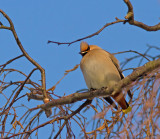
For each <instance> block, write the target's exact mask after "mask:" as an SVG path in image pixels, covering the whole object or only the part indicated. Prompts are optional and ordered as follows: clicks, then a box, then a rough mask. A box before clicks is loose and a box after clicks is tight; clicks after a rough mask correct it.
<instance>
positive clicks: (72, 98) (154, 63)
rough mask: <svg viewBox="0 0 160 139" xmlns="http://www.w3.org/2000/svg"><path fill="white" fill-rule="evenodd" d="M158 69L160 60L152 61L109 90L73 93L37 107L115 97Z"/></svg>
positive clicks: (45, 107)
mask: <svg viewBox="0 0 160 139" xmlns="http://www.w3.org/2000/svg"><path fill="white" fill-rule="evenodd" d="M158 67H160V58H159V59H157V60H154V61H150V62H148V63H146V64H145V65H143V66H141V67H139V68H137V69H136V70H135V71H133V72H132V74H130V75H128V76H127V77H125V78H124V79H123V80H121V81H120V82H119V83H118V84H117V85H115V86H111V87H108V88H101V89H98V90H94V91H89V92H84V93H73V94H71V95H68V96H65V97H62V98H60V99H56V100H53V101H50V102H48V103H46V104H42V105H38V106H37V107H39V108H42V109H47V108H51V107H54V106H58V105H64V104H71V103H74V102H77V101H80V100H83V99H89V98H94V97H102V96H109V95H111V94H112V95H114V94H116V93H118V92H120V91H121V90H122V88H124V87H126V86H128V85H130V84H131V83H133V82H134V81H136V80H137V79H138V78H139V77H141V76H143V75H144V74H147V73H149V72H151V71H153V70H155V69H156V68H158Z"/></svg>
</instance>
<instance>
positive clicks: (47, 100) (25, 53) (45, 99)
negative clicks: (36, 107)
mask: <svg viewBox="0 0 160 139" xmlns="http://www.w3.org/2000/svg"><path fill="white" fill-rule="evenodd" d="M0 13H2V15H3V16H4V17H5V18H6V19H7V20H8V22H9V24H10V27H9V28H8V29H9V30H11V31H12V33H13V36H14V38H15V40H16V42H17V45H18V46H19V48H20V50H21V51H22V53H23V55H24V56H25V57H26V58H27V59H28V60H29V61H30V62H31V63H32V64H33V65H35V66H36V67H37V68H38V69H39V70H40V72H41V82H42V88H41V89H42V93H43V97H44V98H43V101H44V103H47V102H49V98H48V96H47V93H46V79H45V70H44V69H43V68H42V67H41V66H40V65H39V64H38V63H37V62H36V61H35V60H34V59H32V58H31V57H30V56H29V55H28V53H27V52H26V51H25V49H24V48H23V46H22V44H21V42H20V40H19V38H18V36H17V33H16V31H15V28H14V24H13V22H12V20H11V19H10V18H9V16H8V15H7V14H6V13H5V12H4V11H2V10H1V9H0ZM0 27H1V28H3V29H7V28H4V26H3V25H1V26H0ZM1 28H0V29H1ZM46 115H47V117H49V116H50V115H51V110H46Z"/></svg>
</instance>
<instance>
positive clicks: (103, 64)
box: [80, 52, 120, 89]
mask: <svg viewBox="0 0 160 139" xmlns="http://www.w3.org/2000/svg"><path fill="white" fill-rule="evenodd" d="M80 67H81V70H82V73H83V76H84V79H85V81H86V84H87V86H88V88H89V89H90V88H94V89H100V88H102V87H107V86H109V85H110V84H115V83H117V82H118V81H119V80H120V75H119V72H118V70H117V69H116V67H115V65H114V64H113V62H112V60H111V59H110V58H109V56H108V54H107V53H98V52H97V53H96V52H95V53H88V54H87V55H85V56H84V57H83V58H82V60H81V64H80Z"/></svg>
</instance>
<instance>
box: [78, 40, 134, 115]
mask: <svg viewBox="0 0 160 139" xmlns="http://www.w3.org/2000/svg"><path fill="white" fill-rule="evenodd" d="M80 54H81V55H82V60H81V63H80V67H81V70H82V73H83V76H84V79H85V82H86V84H87V87H88V88H89V89H100V88H102V87H107V86H110V85H115V84H116V83H117V82H119V81H120V80H121V79H123V78H124V75H123V74H122V73H121V71H120V66H119V62H118V60H117V59H116V58H115V57H114V56H113V55H112V54H110V53H109V52H107V51H105V50H103V49H102V48H100V47H98V46H96V45H88V43H86V42H81V45H80ZM128 94H129V96H130V97H131V93H130V91H128ZM112 98H113V99H114V100H115V101H116V102H117V103H118V104H119V105H120V106H121V107H122V111H123V112H124V113H128V112H130V111H131V107H130V106H129V104H128V103H127V102H126V100H125V98H124V95H123V93H118V94H116V95H112ZM104 99H105V100H106V101H107V102H108V103H109V104H111V105H112V106H114V108H115V109H118V108H117V106H116V104H115V103H114V101H113V100H112V99H111V97H104Z"/></svg>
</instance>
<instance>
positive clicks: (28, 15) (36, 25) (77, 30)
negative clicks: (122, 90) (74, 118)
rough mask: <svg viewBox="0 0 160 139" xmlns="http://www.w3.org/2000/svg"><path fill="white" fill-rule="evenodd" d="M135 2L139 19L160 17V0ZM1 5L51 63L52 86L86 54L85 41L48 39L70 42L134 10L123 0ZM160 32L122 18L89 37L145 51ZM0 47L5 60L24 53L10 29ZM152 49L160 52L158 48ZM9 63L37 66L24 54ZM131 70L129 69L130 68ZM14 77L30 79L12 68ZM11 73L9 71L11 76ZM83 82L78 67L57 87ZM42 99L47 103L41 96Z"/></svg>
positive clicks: (35, 54)
mask: <svg viewBox="0 0 160 139" xmlns="http://www.w3.org/2000/svg"><path fill="white" fill-rule="evenodd" d="M131 2H132V4H133V7H134V14H135V20H138V21H142V22H144V23H145V24H148V25H155V24H157V23H159V22H160V14H159V13H160V0H152V1H149V0H141V1H138V0H137V1H133V0H132V1H131ZM0 9H2V10H3V11H5V12H6V13H7V14H8V16H9V17H10V18H11V19H12V21H13V23H14V25H15V29H16V31H17V34H18V36H19V39H20V40H21V42H22V45H23V46H24V48H25V50H26V51H27V52H28V54H29V55H30V56H31V57H32V58H33V59H35V60H36V61H37V62H38V63H39V64H40V65H41V66H42V67H43V68H44V69H45V71H46V82H47V88H50V87H51V86H53V85H54V84H55V83H56V82H57V81H58V80H59V79H60V78H61V77H62V76H63V73H64V72H65V70H68V69H71V68H73V67H74V66H75V65H76V64H79V63H80V60H81V56H80V55H79V54H78V52H79V45H80V42H77V43H74V44H72V45H71V46H69V47H68V46H67V45H60V46H58V45H56V44H47V41H48V40H53V41H59V42H70V41H73V40H76V39H78V38H82V37H84V36H87V35H90V34H92V33H94V32H96V31H97V30H98V29H100V28H101V27H102V26H103V25H105V24H106V23H108V22H112V21H115V17H118V18H120V19H124V16H125V15H126V13H127V11H128V9H127V6H126V5H125V4H124V2H123V0H119V1H117V0H110V1H106V0H100V1H96V0H87V1H86V0H79V1H78V0H47V1H43V0H39V1H36V0H34V1H33V0H28V1H22V0H14V1H13V0H5V1H1V7H0ZM0 21H2V23H3V24H4V25H6V24H7V25H8V23H7V22H6V20H4V18H3V16H2V15H0ZM159 36H160V32H159V31H157V32H147V31H145V30H142V29H140V28H137V27H135V26H131V25H128V24H125V25H123V24H122V23H119V24H115V25H112V26H110V27H109V28H106V29H105V30H103V32H102V33H101V34H99V35H98V36H95V37H92V38H90V39H87V40H85V41H87V42H88V43H89V44H95V45H98V46H100V47H102V48H103V49H105V50H107V51H109V52H111V53H116V52H119V51H125V50H136V51H138V52H141V53H143V52H144V51H145V50H146V45H147V44H149V45H154V46H160V39H159ZM0 48H1V55H0V65H1V64H3V63H4V62H6V61H7V60H9V59H11V58H14V57H16V56H17V55H20V54H21V51H20V50H19V48H18V46H17V45H16V42H15V40H14V38H13V35H12V34H11V32H10V31H8V30H0ZM152 54H153V55H156V51H153V52H152ZM132 55H134V54H132V53H129V54H124V55H123V54H121V55H117V58H118V59H119V61H120V62H121V61H123V60H125V58H127V57H130V56H132ZM144 62H145V61H144ZM136 64H137V63H136V61H135V63H132V64H130V65H129V66H130V67H136ZM9 67H10V68H11V67H12V68H17V69H19V70H23V72H25V73H26V74H29V73H30V71H31V70H32V68H33V67H34V66H33V65H32V64H30V63H29V62H27V60H25V58H22V59H19V60H17V61H15V62H14V63H12V64H10V66H9ZM127 74H129V72H127V73H125V75H127ZM17 76H18V77H17ZM10 78H12V80H13V81H16V80H17V78H19V79H21V80H24V79H25V78H24V77H21V76H20V77H19V75H17V74H12V75H11V76H10ZM10 78H9V77H8V80H10ZM31 79H33V80H34V81H38V80H40V74H39V72H36V73H35V74H34V75H33V76H32V78H31ZM83 88H86V85H85V82H84V79H83V76H82V73H81V71H80V69H78V70H76V71H74V72H71V73H69V75H67V76H66V77H65V78H64V80H63V81H62V82H61V83H60V84H59V85H58V86H57V88H56V90H55V93H56V94H58V95H60V96H63V94H64V93H65V94H66V95H68V94H71V93H74V92H76V91H77V90H79V89H83ZM23 93H25V91H24V92H23ZM34 103H35V101H33V100H32V101H30V103H28V105H30V106H33V104H34ZM38 103H39V104H41V102H38ZM36 104H37V102H36ZM44 118H45V116H44ZM44 129H45V130H48V129H46V128H44ZM45 130H44V131H45ZM49 130H50V129H49ZM41 137H43V132H42V136H41Z"/></svg>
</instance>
